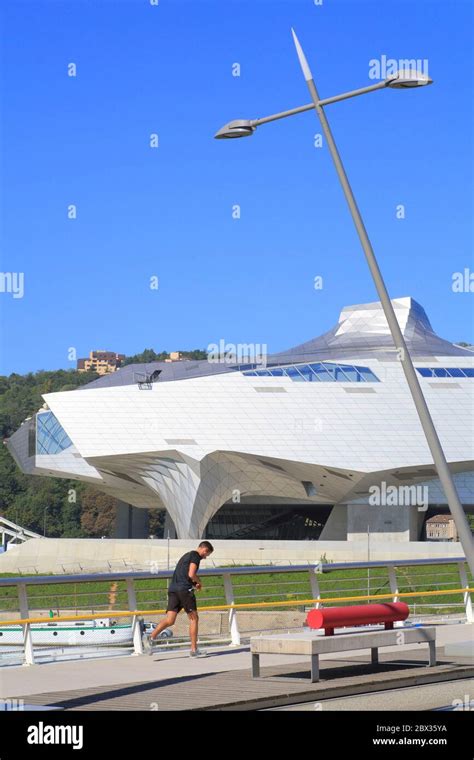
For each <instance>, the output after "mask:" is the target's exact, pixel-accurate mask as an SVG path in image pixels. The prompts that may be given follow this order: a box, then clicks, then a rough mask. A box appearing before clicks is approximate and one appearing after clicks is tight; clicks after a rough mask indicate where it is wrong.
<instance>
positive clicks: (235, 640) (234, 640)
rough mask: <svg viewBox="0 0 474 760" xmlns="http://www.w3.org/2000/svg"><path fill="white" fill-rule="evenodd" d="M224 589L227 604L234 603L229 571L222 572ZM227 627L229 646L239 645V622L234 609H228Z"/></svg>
mask: <svg viewBox="0 0 474 760" xmlns="http://www.w3.org/2000/svg"><path fill="white" fill-rule="evenodd" d="M222 577H223V578H224V591H225V598H226V602H227V604H234V589H233V587H232V577H231V575H230V573H223V576H222ZM229 629H230V636H231V646H233V647H238V646H240V632H239V624H238V622H237V613H236V611H235V610H234V609H230V610H229Z"/></svg>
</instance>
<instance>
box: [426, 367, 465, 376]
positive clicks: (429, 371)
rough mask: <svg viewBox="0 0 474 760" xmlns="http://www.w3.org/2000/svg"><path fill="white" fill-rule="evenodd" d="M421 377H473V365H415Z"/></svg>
mask: <svg viewBox="0 0 474 760" xmlns="http://www.w3.org/2000/svg"><path fill="white" fill-rule="evenodd" d="M416 370H417V372H419V373H420V375H421V376H422V377H474V367H462V369H461V368H459V367H417V368H416Z"/></svg>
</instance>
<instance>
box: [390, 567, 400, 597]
mask: <svg viewBox="0 0 474 760" xmlns="http://www.w3.org/2000/svg"><path fill="white" fill-rule="evenodd" d="M388 580H389V583H390V591H391V592H392V594H393V601H394V602H398V599H399V596H398V583H397V574H396V572H395V568H394V567H393V566H392V565H390V566H389V568H388Z"/></svg>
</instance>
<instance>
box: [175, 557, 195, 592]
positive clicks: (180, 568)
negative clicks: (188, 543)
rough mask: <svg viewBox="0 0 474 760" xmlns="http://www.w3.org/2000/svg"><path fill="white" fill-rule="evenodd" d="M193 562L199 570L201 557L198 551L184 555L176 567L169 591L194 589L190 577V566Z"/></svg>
mask: <svg viewBox="0 0 474 760" xmlns="http://www.w3.org/2000/svg"><path fill="white" fill-rule="evenodd" d="M191 562H194V563H195V564H196V565H197V567H198V569H199V563H200V562H201V557H200V555H199V554H198V552H197V551H192V552H188V553H187V554H183V556H182V557H181V559H180V560H179V562H178V564H177V565H176V567H175V571H174V573H173V577H172V579H171V583H170V585H169V587H168V591H188V590H189V589H190V588H193V584H192V581H191V579H190V577H189V565H190V564H191Z"/></svg>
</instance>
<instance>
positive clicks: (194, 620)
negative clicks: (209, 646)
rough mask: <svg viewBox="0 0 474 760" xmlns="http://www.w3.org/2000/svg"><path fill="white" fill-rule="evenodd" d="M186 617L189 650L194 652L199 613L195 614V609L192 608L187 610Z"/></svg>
mask: <svg viewBox="0 0 474 760" xmlns="http://www.w3.org/2000/svg"><path fill="white" fill-rule="evenodd" d="M188 618H189V638H190V639H191V652H195V651H196V649H197V639H198V623H199V615H198V614H197V612H196V610H193V611H192V612H188Z"/></svg>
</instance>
